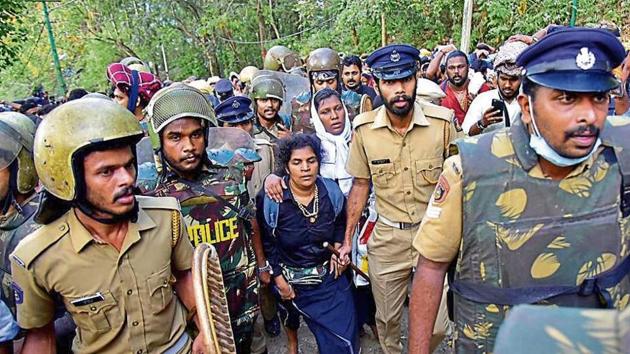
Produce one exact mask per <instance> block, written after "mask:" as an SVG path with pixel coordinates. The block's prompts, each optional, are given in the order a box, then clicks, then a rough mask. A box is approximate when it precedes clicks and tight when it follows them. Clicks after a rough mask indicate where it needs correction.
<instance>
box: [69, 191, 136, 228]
mask: <svg viewBox="0 0 630 354" xmlns="http://www.w3.org/2000/svg"><path fill="white" fill-rule="evenodd" d="M73 206H74V207H75V208H77V209H79V210H81V212H82V213H83V214H85V215H87V216H88V217H90V218H91V219H94V220H96V221H98V222H100V223H101V224H106V225H113V224H117V223H119V222H122V221H131V222H136V221H137V220H138V210H139V207H138V202H137V201H136V202H135V203H134V204H133V209H131V210H130V211H128V212H126V213H124V214H121V215H114V214H112V213H110V212H108V211H106V210H103V209H100V208H97V207H95V206H93V205H92V204H90V203H89V202H88V201H87V200H85V198H81V200H77V201H75V202H74V203H73ZM97 212H101V213H104V214H107V215H110V216H111V217H109V218H100V217H97V216H96V213H97Z"/></svg>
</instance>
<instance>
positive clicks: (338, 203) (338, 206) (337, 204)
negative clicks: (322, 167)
mask: <svg viewBox="0 0 630 354" xmlns="http://www.w3.org/2000/svg"><path fill="white" fill-rule="evenodd" d="M318 179H319V180H320V181H322V182H324V186H325V187H326V191H328V198H329V199H330V202H331V203H332V205H333V209H334V210H335V219H336V218H337V216H339V214H340V213H341V211H342V210H343V202H344V201H345V197H344V195H343V193H342V192H341V189H340V188H339V185H338V184H337V183H336V182H335V181H333V180H332V179H329V178H324V177H318Z"/></svg>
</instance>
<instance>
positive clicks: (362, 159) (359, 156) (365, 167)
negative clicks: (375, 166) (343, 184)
mask: <svg viewBox="0 0 630 354" xmlns="http://www.w3.org/2000/svg"><path fill="white" fill-rule="evenodd" d="M346 171H347V172H348V173H349V174H350V175H352V176H353V177H357V178H370V165H369V164H368V158H367V155H366V154H365V148H364V147H363V138H362V137H361V133H360V132H359V131H355V132H354V136H353V137H352V142H351V143H350V153H349V154H348V161H347V162H346Z"/></svg>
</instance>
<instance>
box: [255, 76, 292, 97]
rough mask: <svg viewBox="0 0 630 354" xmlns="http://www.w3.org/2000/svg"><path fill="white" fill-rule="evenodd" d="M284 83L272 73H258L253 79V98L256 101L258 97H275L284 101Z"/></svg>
mask: <svg viewBox="0 0 630 354" xmlns="http://www.w3.org/2000/svg"><path fill="white" fill-rule="evenodd" d="M284 94H285V89H284V84H283V83H282V81H281V80H280V79H279V78H277V77H276V76H275V75H273V74H271V73H264V74H261V75H257V76H255V77H254V79H253V80H252V93H251V99H252V100H253V101H254V102H255V100H258V99H267V98H275V99H278V100H280V101H284Z"/></svg>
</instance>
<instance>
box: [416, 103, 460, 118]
mask: <svg viewBox="0 0 630 354" xmlns="http://www.w3.org/2000/svg"><path fill="white" fill-rule="evenodd" d="M420 105H421V106H422V112H424V115H425V116H427V117H430V118H437V119H442V120H446V121H448V122H452V121H453V115H454V114H455V113H454V112H453V110H451V109H450V108H446V107H442V106H438V105H435V104H433V103H428V102H420Z"/></svg>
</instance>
